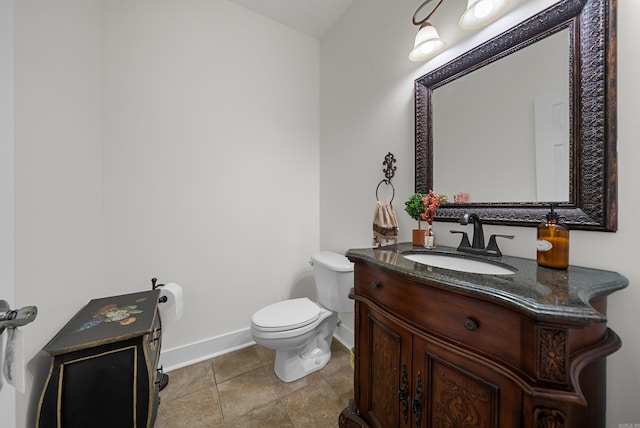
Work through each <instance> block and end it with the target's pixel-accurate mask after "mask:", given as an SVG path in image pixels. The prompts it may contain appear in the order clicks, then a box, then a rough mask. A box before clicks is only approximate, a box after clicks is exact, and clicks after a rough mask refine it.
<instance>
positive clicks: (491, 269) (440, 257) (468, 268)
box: [402, 253, 515, 275]
mask: <svg viewBox="0 0 640 428" xmlns="http://www.w3.org/2000/svg"><path fill="white" fill-rule="evenodd" d="M402 257H404V258H405V259H408V260H411V261H414V262H416V263H421V264H423V265H427V266H433V267H438V268H444V269H449V270H455V271H458V272H469V273H482V274H485V275H511V274H513V273H514V272H515V269H511V268H509V267H506V266H505V265H499V264H495V263H490V262H484V261H482V260H475V259H468V258H464V257H456V256H454V255H448V254H442V253H415V254H403V255H402Z"/></svg>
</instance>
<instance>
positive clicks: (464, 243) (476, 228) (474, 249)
mask: <svg viewBox="0 0 640 428" xmlns="http://www.w3.org/2000/svg"><path fill="white" fill-rule="evenodd" d="M469 222H471V223H473V242H472V243H470V242H469V236H468V235H467V232H463V231H461V230H451V231H450V232H451V233H461V234H462V240H461V241H460V245H458V251H462V252H464V253H472V254H483V255H487V256H495V257H501V256H502V252H501V251H500V249H499V248H498V243H497V242H496V238H506V239H513V235H491V237H490V238H489V245H487V247H486V248H485V246H484V230H483V229H482V222H481V221H480V217H478V215H477V214H475V213H466V214H464V215H463V216H462V217H460V220H459V223H460V224H462V225H467V224H469Z"/></svg>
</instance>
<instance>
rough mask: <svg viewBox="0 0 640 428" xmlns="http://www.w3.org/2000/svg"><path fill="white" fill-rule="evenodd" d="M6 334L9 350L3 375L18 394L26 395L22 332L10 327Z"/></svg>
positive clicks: (6, 354)
mask: <svg viewBox="0 0 640 428" xmlns="http://www.w3.org/2000/svg"><path fill="white" fill-rule="evenodd" d="M5 333H6V334H7V350H6V352H5V359H4V366H3V367H2V373H3V374H4V377H5V379H7V382H8V383H9V384H10V385H13V386H14V387H15V388H16V390H17V391H18V392H20V393H22V394H24V392H25V389H26V385H25V361H24V337H23V336H22V330H20V329H18V328H14V327H10V328H7V329H5Z"/></svg>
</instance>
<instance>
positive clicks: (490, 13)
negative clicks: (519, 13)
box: [459, 0, 511, 30]
mask: <svg viewBox="0 0 640 428" xmlns="http://www.w3.org/2000/svg"><path fill="white" fill-rule="evenodd" d="M510 3H511V0H468V2H467V10H466V11H465V12H464V14H462V17H461V18H460V23H459V25H460V28H462V29H463V30H475V29H477V28H480V27H484V26H485V25H487V24H489V23H490V22H492V21H494V20H495V19H497V18H499V17H500V16H501V15H503V14H504V13H505V12H506V11H507V9H508V8H509V4H510Z"/></svg>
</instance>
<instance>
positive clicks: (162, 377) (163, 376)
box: [151, 278, 169, 391]
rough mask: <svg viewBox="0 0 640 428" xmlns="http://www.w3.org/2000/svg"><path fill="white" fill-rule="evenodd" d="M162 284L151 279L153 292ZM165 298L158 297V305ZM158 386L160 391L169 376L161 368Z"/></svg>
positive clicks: (165, 299)
mask: <svg viewBox="0 0 640 428" xmlns="http://www.w3.org/2000/svg"><path fill="white" fill-rule="evenodd" d="M163 285H164V284H158V278H151V289H152V290H155V289H156V288H158V287H162V286H163ZM166 302H167V296H160V298H159V299H158V303H166ZM158 384H159V390H160V391H162V390H163V389H164V388H165V387H166V386H167V385H168V384H169V375H168V374H166V373H164V372H163V371H162V367H160V368H159V369H158Z"/></svg>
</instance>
